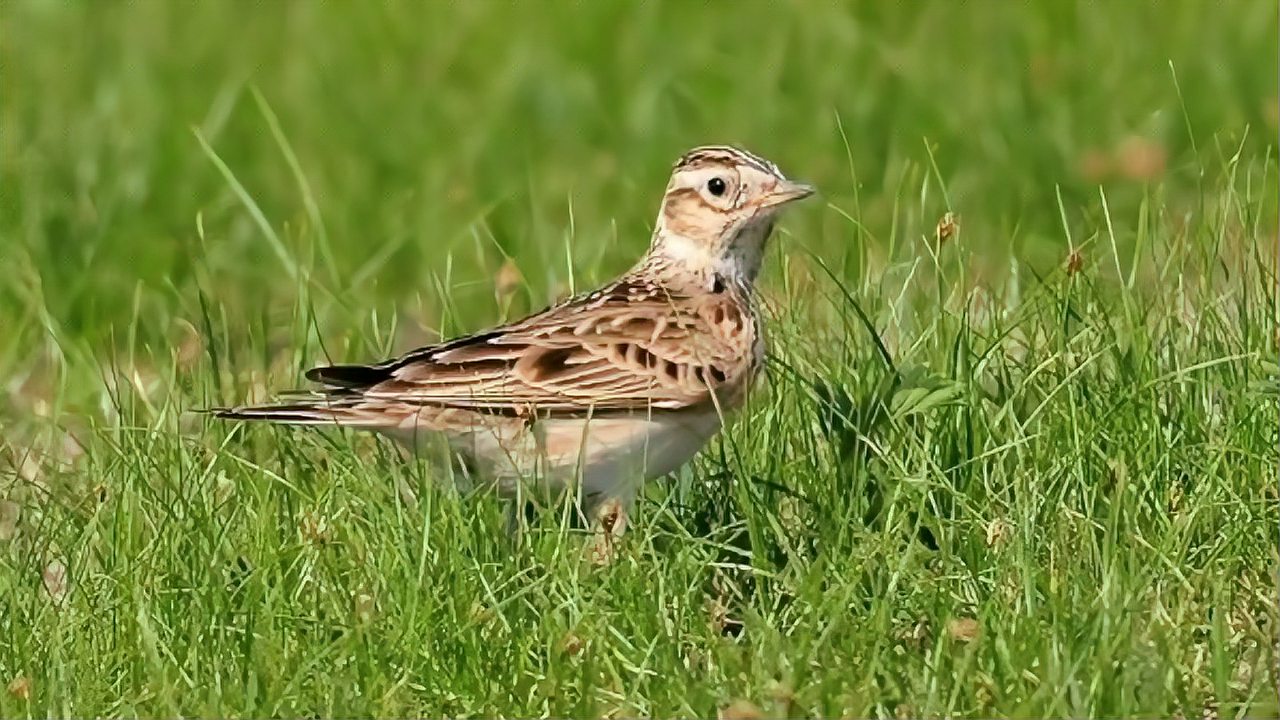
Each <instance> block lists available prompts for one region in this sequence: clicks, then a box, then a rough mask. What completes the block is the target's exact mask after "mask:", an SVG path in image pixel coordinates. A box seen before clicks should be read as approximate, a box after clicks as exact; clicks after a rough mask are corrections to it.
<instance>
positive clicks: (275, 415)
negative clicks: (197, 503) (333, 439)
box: [205, 393, 404, 428]
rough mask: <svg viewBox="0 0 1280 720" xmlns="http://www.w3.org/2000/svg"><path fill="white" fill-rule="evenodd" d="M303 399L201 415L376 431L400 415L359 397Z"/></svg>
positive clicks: (317, 395)
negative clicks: (341, 426)
mask: <svg viewBox="0 0 1280 720" xmlns="http://www.w3.org/2000/svg"><path fill="white" fill-rule="evenodd" d="M307 395H308V396H307V397H303V398H300V399H292V400H289V401H283V402H278V403H269V404H266V405H242V406H240V407H233V408H210V409H208V410H206V411H205V412H207V413H209V414H210V415H213V416H214V417H216V418H221V419H223V420H249V421H262V422H273V423H283V424H287V425H345V426H348V427H364V428H378V427H387V426H391V425H395V424H397V423H399V422H400V421H401V420H403V419H404V418H403V413H397V412H392V411H391V410H390V409H389V408H387V407H386V405H385V404H382V403H376V402H374V401H370V400H368V399H366V398H363V397H360V396H359V395H354V394H353V395H338V394H334V395H327V394H316V393H308V394H307Z"/></svg>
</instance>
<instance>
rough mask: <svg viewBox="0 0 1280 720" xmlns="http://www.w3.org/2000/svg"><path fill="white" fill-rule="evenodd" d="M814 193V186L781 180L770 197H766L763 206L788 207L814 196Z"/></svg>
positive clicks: (770, 193)
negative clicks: (797, 201)
mask: <svg viewBox="0 0 1280 720" xmlns="http://www.w3.org/2000/svg"><path fill="white" fill-rule="evenodd" d="M814 191H815V188H814V187H813V186H812V185H805V184H804V183H798V182H792V181H790V180H779V181H778V184H777V185H775V186H774V188H773V190H772V191H770V192H769V194H768V195H765V197H764V201H763V202H762V203H761V206H762V207H767V208H768V207H777V206H779V205H786V204H787V203H791V202H795V201H796V200H803V199H805V198H807V197H809V196H810V195H812V194H813V193H814Z"/></svg>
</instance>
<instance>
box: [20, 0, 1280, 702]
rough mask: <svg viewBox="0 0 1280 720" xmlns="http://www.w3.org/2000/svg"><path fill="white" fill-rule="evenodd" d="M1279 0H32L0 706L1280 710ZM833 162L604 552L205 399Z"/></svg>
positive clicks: (345, 350)
mask: <svg viewBox="0 0 1280 720" xmlns="http://www.w3.org/2000/svg"><path fill="white" fill-rule="evenodd" d="M1277 19H1278V18H1277V7H1276V5H1275V3H1273V2H1266V0H1257V1H1253V2H1225V3H1212V4H1211V3H1191V2H1184V3H1172V4H1171V3H1163V2H1150V3H1143V2H1137V1H1136V0H1135V1H1134V2H1124V3H1105V4H1096V3H1078V4H1077V3H1072V2H1055V3H1036V4H1016V5H1014V4H1008V3H994V2H991V3H985V4H984V3H979V4H973V3H966V4H958V3H948V2H931V3H911V4H905V5H899V4H892V3H861V4H857V5H849V6H842V5H836V4H822V3H817V4H802V3H763V2H746V3H733V4H729V3H699V4H694V3H672V4H665V5H659V4H656V3H644V4H622V3H589V4H581V3H580V4H568V3H552V2H546V3H541V2H539V3H521V4H518V5H510V4H500V3H466V4H462V3H459V4H445V3H438V4H437V3H410V2H403V3H391V4H377V3H358V4H357V3H340V4H333V3H328V4H322V3H318V2H317V3H311V2H290V3H285V2H279V3H268V4H252V5H250V4H233V3H205V4H186V3H181V4H179V3H161V2H140V3H132V4H114V3H113V4H108V3H78V4H65V3H58V2H51V1H47V0H46V1H39V0H23V1H19V2H9V3H4V4H3V5H0V27H3V28H4V35H3V42H0V81H2V82H3V87H4V92H3V95H2V96H0V98H2V99H0V329H2V330H3V332H0V379H2V380H3V381H4V382H3V386H2V387H0V428H3V430H2V431H0V453H2V459H0V497H2V498H3V501H0V626H2V630H3V635H4V637H5V643H4V644H5V647H6V650H5V652H3V653H0V680H2V681H3V684H4V685H7V688H8V689H7V691H4V692H0V715H2V716H4V717H19V716H37V715H41V716H43V715H57V716H72V715H79V716H88V715H113V716H114V715H131V714H139V715H148V716H176V715H179V714H182V715H207V716H254V717H259V716H266V715H323V716H335V715H336V716H371V715H378V716H444V715H450V716H489V715H498V714H501V715H507V716H529V715H540V714H550V715H559V716H564V715H573V716H579V715H581V716H603V715H610V716H634V715H651V716H677V715H679V716H687V715H698V716H714V715H715V714H717V713H722V714H724V715H727V716H734V717H750V716H753V715H758V714H765V715H781V714H788V715H796V716H836V715H842V714H843V715H851V716H869V715H879V716H898V717H916V716H920V717H926V716H928V717H938V716H944V715H945V716H978V717H983V716H994V715H1016V716H1024V717H1033V716H1073V717H1075V716H1085V715H1096V716H1109V717H1118V716H1125V715H1143V716H1171V715H1173V714H1175V713H1182V714H1184V715H1185V716H1187V717H1195V716H1199V715H1201V714H1203V713H1206V712H1209V711H1214V712H1217V713H1218V715H1219V716H1221V717H1235V716H1243V715H1245V714H1247V715H1250V716H1254V717H1259V716H1275V715H1276V713H1277V703H1276V695H1275V692H1276V690H1275V688H1276V662H1277V653H1276V649H1275V645H1274V642H1275V637H1276V628H1275V626H1276V623H1277V609H1276V600H1275V577H1276V575H1275V573H1276V569H1277V560H1278V558H1277V552H1276V527H1277V521H1278V519H1280V517H1278V515H1280V513H1278V502H1280V501H1278V500H1277V493H1276V487H1275V477H1276V468H1277V464H1278V463H1280V452H1278V451H1277V446H1276V428H1277V425H1278V424H1280V413H1278V411H1277V403H1278V398H1280V380H1278V374H1280V368H1278V367H1277V364H1276V357H1277V339H1278V338H1277V327H1278V326H1280V324H1278V321H1277V310H1276V307H1277V306H1276V262H1275V254H1276V249H1277V235H1276V228H1277V208H1276V205H1277V162H1276V141H1275V140H1276V132H1277V107H1278V106H1277V96H1276V91H1277V70H1276V64H1275V62H1274V60H1275V58H1276V56H1277V53H1278V41H1277V31H1276V28H1277ZM703 143H738V144H741V145H743V146H744V147H747V148H749V149H751V150H752V151H754V152H757V153H759V154H761V155H764V156H765V157H768V158H769V159H771V160H774V161H776V162H777V163H778V164H779V165H780V166H781V167H782V169H783V170H784V171H785V172H787V173H788V174H789V175H791V176H793V177H795V178H797V179H800V180H804V181H807V182H812V183H814V184H816V185H817V186H818V187H819V188H820V190H821V193H822V194H821V197H820V199H818V200H815V201H809V202H808V203H807V204H806V205H804V206H799V207H797V208H795V209H794V211H792V212H790V213H789V214H788V216H787V218H786V219H785V221H784V222H783V224H782V228H781V233H780V235H779V237H778V238H777V239H776V242H774V243H773V245H772V247H771V250H770V254H769V258H768V263H767V264H768V268H767V271H766V274H765V278H764V281H763V295H764V298H765V301H766V304H767V307H768V312H767V314H768V317H769V325H768V327H769V335H770V340H771V343H772V348H773V356H772V359H771V361H770V366H769V382H768V384H767V385H766V386H764V387H763V388H761V391H760V392H759V393H757V394H756V396H755V397H753V398H752V400H751V403H750V405H749V408H748V409H747V410H746V411H745V412H743V413H742V414H741V415H740V416H739V417H738V418H737V420H736V421H735V422H734V423H733V424H732V426H731V427H730V429H729V430H728V432H726V433H725V435H724V437H723V439H722V441H718V442H716V443H714V444H713V445H712V446H711V447H709V448H708V449H707V450H706V452H704V453H703V454H702V455H701V456H700V457H699V459H698V460H697V461H696V462H694V463H693V464H692V465H691V466H689V467H687V468H686V469H685V470H683V471H682V472H681V473H680V474H679V475H678V477H675V478H672V479H670V480H668V481H665V482H658V483H654V484H652V485H651V486H650V487H649V489H648V491H647V492H646V495H645V497H644V499H643V500H642V501H641V503H640V505H639V508H638V516H637V517H636V518H634V519H633V523H632V527H631V529H630V531H629V532H628V534H627V535H626V536H625V537H624V538H623V540H622V541H621V542H620V543H619V544H618V546H617V547H616V548H615V549H614V551H615V552H614V558H613V562H612V563H611V564H609V565H607V566H604V567H601V566H597V565H595V564H593V563H592V562H590V559H589V556H590V554H591V553H590V550H591V548H590V540H589V539H588V538H586V537H584V535H583V534H582V533H581V532H579V531H576V530H573V529H564V528H562V527H561V526H562V524H563V523H562V519H563V515H556V514H555V513H548V514H546V515H544V516H543V517H542V518H541V520H540V524H538V525H537V526H536V527H535V528H534V529H533V530H532V531H531V532H530V533H529V534H528V535H527V536H526V541H525V542H523V543H520V544H516V543H513V542H512V541H511V540H509V539H508V538H507V536H506V535H505V534H504V532H503V516H502V507H501V505H500V504H499V502H498V501H496V500H495V499H494V498H492V497H490V496H488V495H485V494H467V493H459V492H456V491H453V490H450V489H448V488H446V487H442V486H440V485H439V484H438V483H437V482H436V480H437V479H438V477H437V474H436V473H435V471H433V470H432V469H431V468H429V467H426V466H423V465H419V464H417V463H405V462H402V461H401V460H400V458H399V456H398V455H397V454H396V452H395V450H394V449H393V448H391V447H389V446H387V445H385V444H381V443H379V442H377V441H375V440H373V439H372V438H369V437H365V436H357V435H352V434H341V433H336V432H315V431H307V430H296V429H279V428H271V427H239V426H235V425H230V424H223V423H219V422H214V421H211V420H209V419H207V418H205V417H203V416H199V415H196V414H194V413H192V412H191V411H192V410H194V409H198V408H201V407H207V406H211V405H220V404H228V403H237V402H243V401H247V400H257V399H263V398H265V397H266V396H267V395H268V394H269V393H270V392H272V391H276V390H282V389H289V388H293V387H298V386H300V385H301V384H303V382H304V381H303V378H302V376H301V373H302V371H303V370H305V369H306V368H307V367H310V366H311V365H312V364H317V363H323V362H326V361H327V360H334V361H360V360H372V359H378V358H380V357H383V356H385V355H386V354H389V353H391V352H395V351H400V350H406V349H409V348H411V347H413V346H415V345H416V344H420V343H423V342H428V341H431V340H434V339H437V338H439V337H442V336H449V335H452V334H456V333H459V332H463V331H467V330H474V329H479V328H482V327H484V326H485V325H487V324H490V323H493V322H496V321H498V320H500V319H502V318H509V317H512V316H515V315H518V314H520V313H524V312H527V311H531V310H536V309H538V308H540V307H542V306H543V305H545V304H546V303H547V302H549V301H551V300H553V299H555V298H557V297H560V296H562V295H564V294H565V293H568V292H571V291H575V290H582V289H587V288H589V287H591V286H592V285H593V284H595V283H598V282H602V281H604V280H606V279H608V278H610V277H611V276H612V275H614V274H616V273H618V272H620V271H622V270H624V269H626V268H627V267H628V266H629V264H630V263H631V262H632V261H634V259H635V258H636V257H637V256H638V254H639V253H641V252H642V251H643V249H644V247H645V244H646V242H647V239H648V232H649V230H650V228H651V226H652V225H651V223H652V219H653V217H654V215H655V214H656V211H657V202H658V199H659V197H660V193H661V190H662V187H663V185H664V183H665V181H666V177H667V174H668V172H669V169H670V164H671V163H672V162H673V161H674V160H675V158H676V157H677V156H678V155H679V154H680V153H681V152H682V151H684V150H685V149H687V148H689V147H691V146H694V145H697V144H703Z"/></svg>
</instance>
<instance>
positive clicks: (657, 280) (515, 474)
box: [216, 147, 812, 515]
mask: <svg viewBox="0 0 1280 720" xmlns="http://www.w3.org/2000/svg"><path fill="white" fill-rule="evenodd" d="M811 193H812V189H811V188H809V187H808V186H805V185H800V184H798V183H793V182H791V181H788V180H787V179H786V178H785V177H783V175H782V173H781V172H779V171H778V169H777V167H776V166H775V165H773V164H772V163H770V162H768V161H766V160H763V159H761V158H759V157H757V156H755V155H752V154H750V153H747V152H745V151H743V150H738V149H735V148H729V147H703V148H697V149H694V150H692V151H690V152H688V153H686V154H685V155H684V156H682V157H681V158H680V160H679V161H678V162H677V163H676V166H675V169H674V171H673V173H672V177H671V182H670V183H669V184H668V186H667V191H666V195H665V196H664V198H663V203H662V209H661V211H660V212H659V215H658V221H657V226H656V228H655V230H654V234H653V240H652V243H651V246H650V249H649V252H648V253H647V254H646V255H645V257H644V258H643V259H642V260H641V261H640V262H639V263H638V264H637V265H636V266H635V267H634V268H633V269H632V270H631V271H630V272H628V273H627V274H625V275H624V276H622V277H621V278H619V279H618V280H616V281H615V282H613V283H611V284H609V285H607V286H605V287H603V288H601V289H599V290H596V291H595V292H592V293H589V294H586V295H582V296H579V297H576V298H573V299H571V300H568V301H566V302H565V303H563V304H560V305H557V306H555V307H552V308H549V309H547V310H544V311H542V312H540V313H537V314H535V315H532V316H530V317H527V318H524V319H522V320H519V321H516V322H513V323H511V324H508V325H504V326H501V327H497V328H493V329H491V330H487V331H484V332H481V333H477V334H475V335H470V336H467V337H462V338H458V339H455V340H451V341H448V342H445V343H441V344H439V345H433V346H429V347H424V348H420V349H418V350H414V351H412V352H410V353H408V354H406V355H403V356H401V357H399V358H395V359H392V360H388V361H386V362H383V363H379V364H377V365H336V366H329V367H318V368H314V369H312V370H310V371H309V372H308V373H307V378H308V379H310V380H313V381H315V382H317V383H320V384H321V385H323V386H324V389H323V390H320V391H319V392H317V393H315V394H313V395H312V396H308V397H305V398H303V399H302V400H299V401H293V402H286V403H279V404H273V405H259V406H250V407H239V408H233V409H227V410H219V411H217V412H216V414H217V415H218V416H219V417H223V418H228V419H236V420H267V421H273V422H283V423H293V424H311V425H326V424H337V425H345V426H349V427H358V428H366V429H372V430H377V431H380V432H383V433H386V434H389V435H392V436H394V437H396V438H397V439H399V440H401V441H402V442H405V443H407V444H410V445H411V446H413V447H416V446H417V445H418V443H419V441H420V440H421V439H422V437H423V435H424V434H440V435H443V436H444V437H445V438H447V439H448V441H449V444H450V447H451V449H452V450H453V452H455V453H456V454H457V455H458V456H460V457H461V458H462V459H463V460H464V461H465V462H466V463H467V465H468V466H470V467H471V468H472V469H473V471H474V472H475V473H476V474H478V475H483V476H485V477H488V478H491V479H492V480H494V481H495V482H496V483H497V485H498V487H499V490H500V491H501V492H502V493H504V494H506V495H515V494H517V493H518V492H520V491H521V490H522V489H524V488H526V487H528V484H529V483H534V484H542V485H546V486H549V487H550V488H552V489H555V488H563V487H578V488H580V490H581V497H582V500H583V509H584V510H585V511H586V512H587V513H588V514H589V515H590V514H592V511H593V509H595V508H597V507H599V506H601V504H602V503H605V502H609V503H610V504H611V505H612V506H615V507H619V508H621V509H622V510H623V511H624V512H625V511H626V510H627V509H629V508H630V506H631V504H632V502H633V501H634V499H635V496H636V493H637V492H638V490H639V487H640V484H641V483H642V482H643V481H644V480H646V479H649V478H653V477H658V476H661V475H664V474H666V473H669V472H671V471H673V470H675V469H677V468H678V467H680V466H681V465H683V464H684V463H685V462H686V461H687V460H689V459H690V458H691V457H692V456H693V455H694V454H696V452H697V451H698V450H699V449H700V448H701V447H702V446H703V445H704V444H705V443H706V442H707V440H709V439H710V438H711V437H712V436H713V435H714V434H715V433H716V432H717V431H718V430H719V429H720V427H721V424H722V421H723V418H724V415H725V413H727V412H729V411H731V410H733V409H735V408H737V407H738V406H739V405H741V403H742V401H743V400H744V398H745V396H746V393H747V390H748V388H749V387H750V385H751V383H752V381H753V380H754V379H755V377H756V376H757V374H758V372H759V371H760V368H761V365H762V363H763V358H764V341H763V336H762V334H761V328H760V320H759V317H758V315H757V314H756V310H755V303H754V301H753V286H754V282H755V278H756V275H757V273H758V272H759V268H760V262H761V259H762V257H763V252H764V246H765V243H766V241H767V239H768V237H769V235H770V234H771V232H772V230H773V225H774V221H775V217H776V212H777V210H778V209H779V208H780V207H782V206H783V205H785V204H787V203H789V202H791V201H793V200H797V199H800V198H803V197H807V196H808V195H809V194H811ZM575 480H579V481H580V485H579V484H575Z"/></svg>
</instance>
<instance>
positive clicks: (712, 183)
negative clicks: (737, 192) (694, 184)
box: [707, 177, 725, 197]
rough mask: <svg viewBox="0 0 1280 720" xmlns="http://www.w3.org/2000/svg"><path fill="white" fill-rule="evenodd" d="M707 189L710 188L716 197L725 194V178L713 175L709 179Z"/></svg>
mask: <svg viewBox="0 0 1280 720" xmlns="http://www.w3.org/2000/svg"><path fill="white" fill-rule="evenodd" d="M707 190H709V191H710V192H711V194H712V195H715V196H716V197H720V196H721V195H723V194H724V191H725V184H724V178H719V177H713V178H711V179H710V180H708V181H707Z"/></svg>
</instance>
